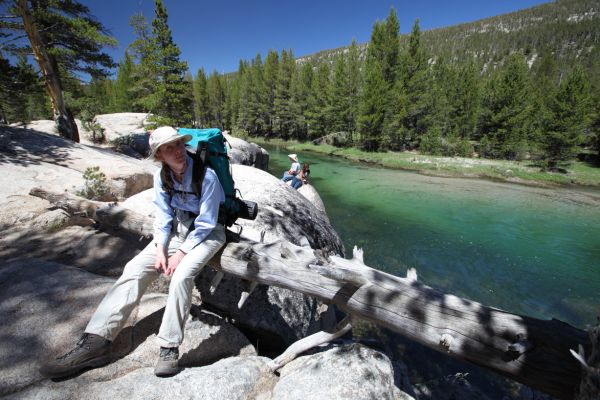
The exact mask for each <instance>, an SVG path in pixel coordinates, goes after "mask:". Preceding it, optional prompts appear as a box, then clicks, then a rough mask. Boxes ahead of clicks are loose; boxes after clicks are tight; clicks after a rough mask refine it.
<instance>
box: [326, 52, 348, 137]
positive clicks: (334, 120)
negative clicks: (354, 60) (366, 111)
mask: <svg viewBox="0 0 600 400" xmlns="http://www.w3.org/2000/svg"><path fill="white" fill-rule="evenodd" d="M328 91H329V93H330V95H331V107H330V108H329V117H328V119H329V121H330V123H331V130H332V131H333V132H340V133H343V134H345V135H348V134H349V132H350V129H351V128H350V126H349V121H350V112H351V110H350V101H351V98H350V84H349V77H348V66H347V63H346V58H345V57H344V54H343V53H342V54H340V55H339V56H338V57H337V59H336V61H335V64H334V67H333V78H332V79H331V83H330V88H329V89H328Z"/></svg>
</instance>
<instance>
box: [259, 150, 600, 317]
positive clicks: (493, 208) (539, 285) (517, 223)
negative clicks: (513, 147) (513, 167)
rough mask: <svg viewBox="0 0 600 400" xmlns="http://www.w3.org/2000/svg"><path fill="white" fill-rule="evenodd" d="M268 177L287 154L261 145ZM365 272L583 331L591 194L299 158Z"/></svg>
mask: <svg viewBox="0 0 600 400" xmlns="http://www.w3.org/2000/svg"><path fill="white" fill-rule="evenodd" d="M264 147H265V148H266V149H267V150H268V151H269V153H270V161H269V172H271V173H272V174H273V175H276V176H278V177H280V176H281V175H282V173H283V171H284V170H286V169H288V168H289V164H290V163H289V160H288V158H287V154H288V151H286V150H285V149H283V148H277V147H270V146H264ZM299 157H300V161H301V162H309V163H310V164H311V184H313V185H314V186H315V188H316V189H317V191H318V192H319V194H320V196H321V198H322V199H323V202H324V203H325V208H326V209H327V214H328V216H329V218H330V220H331V222H332V224H333V226H334V228H335V229H336V231H337V232H338V233H339V235H340V236H341V238H342V240H343V242H344V245H345V247H346V256H351V254H352V248H353V247H354V246H358V247H361V248H363V250H364V261H365V263H366V264H367V265H369V266H371V267H374V268H377V269H380V270H382V271H386V272H389V273H392V274H395V275H399V276H404V275H405V274H406V270H407V269H408V268H409V267H414V268H416V270H417V273H418V276H419V280H420V281H422V282H423V283H425V284H427V285H430V286H433V287H436V288H438V289H441V290H443V291H445V292H449V293H453V294H456V295H458V296H461V297H466V298H469V299H472V300H475V301H478V302H481V303H483V304H486V305H488V306H493V307H497V308H501V309H504V310H507V311H510V312H514V313H519V314H526V315H529V316H532V317H537V318H544V319H547V318H557V319H560V320H563V321H565V322H568V323H570V324H572V325H575V326H578V327H581V328H583V327H584V326H585V325H586V324H592V323H594V322H595V321H596V316H597V315H598V314H599V313H600V191H598V190H579V189H578V190H573V189H540V188H532V187H526V186H521V185H516V184H505V183H496V182H489V181H485V180H479V179H457V178H438V177H430V176H424V175H420V174H417V173H412V172H405V171H398V170H390V169H384V168H379V167H374V166H370V165H365V164H360V163H352V162H349V161H347V160H343V159H340V158H336V157H328V156H323V155H317V154H312V153H304V154H300V155H299Z"/></svg>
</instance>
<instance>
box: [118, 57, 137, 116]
mask: <svg viewBox="0 0 600 400" xmlns="http://www.w3.org/2000/svg"><path fill="white" fill-rule="evenodd" d="M134 68H135V65H134V63H133V59H132V58H131V56H130V55H129V52H127V51H126V52H125V56H124V57H123V60H121V62H120V63H119V69H118V71H117V79H116V80H115V84H114V90H115V107H114V110H113V111H114V112H131V111H137V110H136V109H135V107H134V105H133V103H134V102H133V100H134V99H133V95H132V92H131V87H132V86H133V84H134V79H133V73H134Z"/></svg>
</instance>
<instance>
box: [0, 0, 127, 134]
mask: <svg viewBox="0 0 600 400" xmlns="http://www.w3.org/2000/svg"><path fill="white" fill-rule="evenodd" d="M22 5H24V6H25V7H24V8H20V7H19V6H20V5H19V4H18V3H17V2H15V1H2V2H0V13H1V14H2V15H1V16H0V41H1V42H2V43H1V47H0V49H2V51H7V52H8V53H12V54H13V55H16V56H18V55H28V54H31V53H32V48H31V43H30V42H29V38H28V35H26V34H25V27H24V25H23V20H22V17H23V15H28V16H29V17H30V19H31V21H32V24H31V25H32V26H33V27H35V30H37V32H38V33H39V35H38V36H36V39H37V40H36V41H37V42H39V43H36V48H38V49H42V51H43V52H45V54H46V55H47V61H48V62H45V63H44V65H45V67H46V71H48V74H47V75H46V79H49V80H52V82H53V84H52V85H47V88H52V91H51V93H52V94H53V97H54V98H55V100H57V101H56V103H55V106H57V107H58V108H59V109H56V110H54V112H55V114H57V115H59V114H60V115H61V117H65V118H68V116H67V115H63V112H64V111H66V110H65V109H64V108H63V106H64V104H63V103H62V99H63V96H64V97H66V98H69V97H70V98H71V99H72V100H73V99H74V97H73V96H72V94H71V95H70V96H69V94H63V93H62V90H65V89H67V87H68V86H69V85H68V82H67V81H68V80H69V79H71V77H79V76H80V75H81V74H84V75H86V74H87V75H89V76H94V77H97V78H102V77H105V76H107V75H108V72H109V69H110V68H112V67H113V66H114V64H113V61H112V59H111V57H110V56H109V55H108V54H106V53H104V52H103V51H102V49H103V47H104V46H114V45H116V40H115V39H114V38H112V37H111V36H110V35H109V34H108V33H107V32H106V29H105V28H104V26H103V25H102V24H101V23H100V22H99V21H97V20H96V19H95V18H94V17H93V16H92V15H91V14H90V12H89V8H88V7H87V6H85V5H83V4H81V3H79V2H77V1H73V0H36V1H27V2H25V3H23V4H22ZM32 40H33V39H32ZM38 61H39V60H38ZM23 73H24V74H25V75H26V76H25V75H23ZM33 74H35V75H37V74H38V72H34V70H33V69H32V68H31V67H28V65H27V62H26V59H25V58H22V59H21V61H20V65H19V66H17V73H16V75H15V74H13V75H12V79H14V80H15V82H14V84H15V85H16V87H18V88H19V90H20V91H21V93H20V94H19V95H18V96H16V97H15V98H13V102H15V101H16V103H14V104H13V105H12V106H11V107H12V108H13V110H12V111H9V114H10V113H12V114H14V115H15V117H16V118H18V119H19V120H23V121H27V120H29V119H31V118H41V117H45V118H48V117H49V115H48V110H47V108H48V107H47V106H48V103H49V101H48V100H47V99H44V96H43V95H42V91H41V90H40V83H39V82H36V79H34V78H33V76H34V75H33ZM23 79H25V80H23ZM13 86H14V85H13ZM67 105H69V102H68V101H67ZM72 106H73V108H78V105H77V104H73V105H72ZM69 113H70V112H69V111H66V114H69ZM61 133H65V132H62V131H61ZM75 133H76V132H72V131H70V132H69V136H68V137H71V136H70V135H74V134H75Z"/></svg>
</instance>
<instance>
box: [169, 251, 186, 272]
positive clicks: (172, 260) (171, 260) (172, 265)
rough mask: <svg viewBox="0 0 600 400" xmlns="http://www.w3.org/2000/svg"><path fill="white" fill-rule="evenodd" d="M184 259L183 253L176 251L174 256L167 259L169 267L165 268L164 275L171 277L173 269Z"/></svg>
mask: <svg viewBox="0 0 600 400" xmlns="http://www.w3.org/2000/svg"><path fill="white" fill-rule="evenodd" d="M183 257H185V253H184V252H183V251H181V250H177V251H176V252H175V254H173V255H172V256H171V257H169V265H168V266H167V270H166V271H165V275H167V276H171V275H173V273H174V272H175V269H176V268H177V266H178V265H179V263H180V262H181V260H182V259H183Z"/></svg>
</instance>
